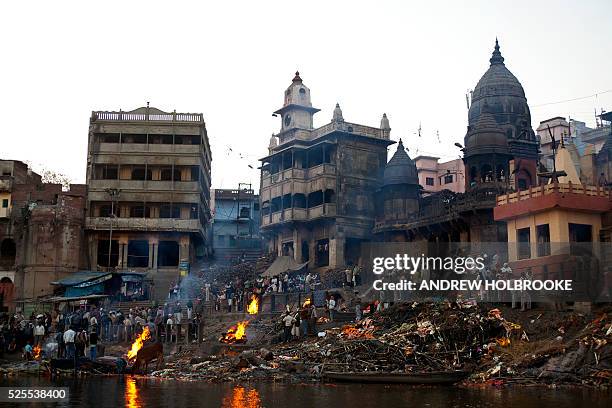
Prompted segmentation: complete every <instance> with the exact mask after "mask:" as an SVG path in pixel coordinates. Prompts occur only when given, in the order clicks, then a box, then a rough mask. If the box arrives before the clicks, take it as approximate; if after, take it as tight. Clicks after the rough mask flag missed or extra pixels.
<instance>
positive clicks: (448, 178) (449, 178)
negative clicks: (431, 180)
mask: <svg viewBox="0 0 612 408" xmlns="http://www.w3.org/2000/svg"><path fill="white" fill-rule="evenodd" d="M452 182H453V175H452V174H447V175H446V176H444V184H450V183H452Z"/></svg>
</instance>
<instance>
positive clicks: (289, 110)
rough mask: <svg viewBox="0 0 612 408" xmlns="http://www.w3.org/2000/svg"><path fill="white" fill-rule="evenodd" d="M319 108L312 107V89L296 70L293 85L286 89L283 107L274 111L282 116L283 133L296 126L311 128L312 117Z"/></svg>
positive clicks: (298, 127)
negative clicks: (305, 83)
mask: <svg viewBox="0 0 612 408" xmlns="http://www.w3.org/2000/svg"><path fill="white" fill-rule="evenodd" d="M319 110H320V109H317V108H313V107H312V102H311V101H310V89H308V87H307V86H306V85H304V83H303V82H302V78H300V73H299V72H296V73H295V77H293V81H291V85H289V87H288V88H287V90H285V102H284V103H283V107H282V108H280V109H279V110H277V111H276V112H274V113H275V114H277V115H280V117H281V121H282V123H281V133H283V132H286V131H288V130H291V129H296V128H297V129H306V130H311V129H312V128H313V126H312V117H313V115H314V114H315V113H317V112H318V111H319Z"/></svg>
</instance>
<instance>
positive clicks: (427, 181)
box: [425, 177, 434, 186]
mask: <svg viewBox="0 0 612 408" xmlns="http://www.w3.org/2000/svg"><path fill="white" fill-rule="evenodd" d="M425 184H426V185H428V186H433V185H434V179H433V177H426V178H425Z"/></svg>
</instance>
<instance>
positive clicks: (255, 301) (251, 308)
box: [247, 294, 259, 315]
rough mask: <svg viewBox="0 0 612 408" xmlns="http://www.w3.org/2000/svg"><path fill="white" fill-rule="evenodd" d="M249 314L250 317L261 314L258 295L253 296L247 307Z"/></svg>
mask: <svg viewBox="0 0 612 408" xmlns="http://www.w3.org/2000/svg"><path fill="white" fill-rule="evenodd" d="M247 312H248V313H249V314H250V315H255V314H257V313H258V312H259V298H257V295H255V294H254V295H252V296H251V301H250V302H249V305H248V306H247Z"/></svg>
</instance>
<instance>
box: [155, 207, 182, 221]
mask: <svg viewBox="0 0 612 408" xmlns="http://www.w3.org/2000/svg"><path fill="white" fill-rule="evenodd" d="M159 218H181V209H180V207H179V206H178V205H172V204H162V205H160V206H159Z"/></svg>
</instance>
